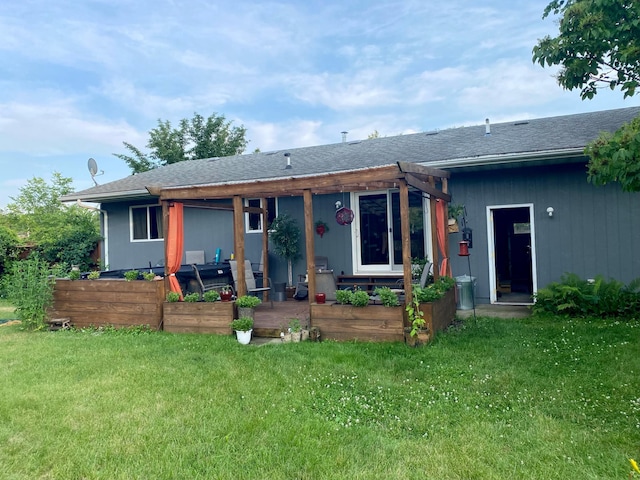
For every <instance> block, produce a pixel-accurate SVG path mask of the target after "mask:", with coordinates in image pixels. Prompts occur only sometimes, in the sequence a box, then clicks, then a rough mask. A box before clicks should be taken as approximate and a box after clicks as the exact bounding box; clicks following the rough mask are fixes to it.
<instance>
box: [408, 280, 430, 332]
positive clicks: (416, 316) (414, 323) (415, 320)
mask: <svg viewBox="0 0 640 480" xmlns="http://www.w3.org/2000/svg"><path fill="white" fill-rule="evenodd" d="M416 290H417V289H414V290H413V296H412V299H411V302H409V303H407V306H406V307H405V308H406V310H407V319H408V320H409V324H410V325H411V333H410V334H411V336H412V337H415V336H416V335H418V332H419V331H420V330H422V329H423V328H424V326H425V324H426V322H425V319H424V312H423V311H422V310H420V299H419V298H418V292H417V291H416Z"/></svg>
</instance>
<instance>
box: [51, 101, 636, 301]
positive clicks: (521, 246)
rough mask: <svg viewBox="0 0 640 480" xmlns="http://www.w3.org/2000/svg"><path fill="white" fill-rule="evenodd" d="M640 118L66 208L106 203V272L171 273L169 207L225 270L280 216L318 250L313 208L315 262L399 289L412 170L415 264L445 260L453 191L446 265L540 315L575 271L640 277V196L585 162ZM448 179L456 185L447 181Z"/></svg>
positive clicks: (593, 121)
mask: <svg viewBox="0 0 640 480" xmlns="http://www.w3.org/2000/svg"><path fill="white" fill-rule="evenodd" d="M638 115H640V107H632V108H625V109H617V110H608V111H601V112H592V113H585V114H578V115H566V116H559V117H551V118H541V119H533V120H526V121H519V122H506V123H497V124H490V123H489V122H488V121H487V123H486V124H485V125H480V126H473V127H463V128H452V129H446V130H439V131H432V132H424V133H417V134H411V135H400V136H395V137H384V138H376V139H369V140H356V141H343V142H341V143H337V144H331V145H320V146H314V147H305V148H294V149H283V150H279V151H274V152H264V153H262V152H261V153H254V154H249V155H239V156H234V157H223V158H213V159H204V160H194V161H188V162H182V163H177V164H172V165H168V166H165V167H162V168H158V169H156V170H152V171H149V172H144V173H141V174H137V175H132V176H129V177H126V178H123V179H121V180H117V181H114V182H111V183H107V184H104V185H98V186H95V187H93V188H90V189H87V190H84V191H80V192H76V193H73V194H70V195H67V196H65V197H64V198H63V200H64V201H77V200H79V201H82V202H97V203H99V204H100V210H101V212H102V215H101V221H102V229H103V233H104V235H105V240H104V246H103V249H102V251H103V256H104V258H103V261H104V262H105V264H107V265H108V266H109V268H111V269H124V268H133V267H143V266H147V265H149V264H151V265H161V264H163V262H164V258H165V245H164V243H165V242H164V239H163V224H164V221H163V204H162V203H161V202H159V199H160V200H163V201H166V200H170V199H176V200H178V201H183V200H188V203H185V209H184V232H185V236H184V251H204V252H205V261H206V262H212V261H213V260H214V258H215V256H216V251H217V250H218V249H220V251H221V258H222V259H226V258H230V256H231V254H232V252H234V249H237V248H238V243H237V236H238V235H239V234H240V235H242V236H243V244H242V246H241V247H240V248H242V249H243V250H244V251H243V252H240V253H242V256H243V257H245V258H247V259H249V260H251V261H252V262H254V263H256V264H257V263H259V262H260V260H261V254H262V252H263V251H265V250H268V245H267V244H266V232H264V228H265V224H268V223H269V222H270V221H271V220H272V219H273V218H274V217H275V216H276V215H278V214H281V213H288V214H290V215H291V216H293V217H294V218H296V219H297V220H298V221H299V222H300V225H301V226H302V227H303V241H304V242H307V239H306V237H307V236H308V235H309V232H311V235H313V231H312V230H310V229H308V228H306V229H305V228H304V226H305V208H312V211H311V212H309V214H310V215H311V216H312V217H313V219H314V221H323V222H325V223H326V224H327V225H329V226H330V229H329V231H328V232H327V233H326V234H324V235H323V236H322V237H320V236H319V235H315V238H314V242H313V243H312V244H311V245H313V251H314V254H315V255H318V256H325V257H327V258H328V260H329V268H331V269H333V270H334V272H335V273H336V274H338V275H345V276H362V277H366V276H375V275H385V276H388V277H394V276H397V277H398V278H399V279H400V278H403V275H404V273H403V241H404V240H403V237H402V235H401V230H402V229H401V228H400V226H401V223H402V218H401V215H400V211H401V203H402V201H403V195H402V194H401V188H400V187H401V184H402V183H403V182H401V181H398V182H396V181H395V180H394V178H396V177H388V176H384V177H377V176H376V175H377V174H378V173H380V172H387V173H389V172H390V170H389V168H391V167H393V168H394V169H397V168H398V162H402V165H404V166H405V167H404V170H403V167H402V165H401V166H400V167H399V168H400V171H401V172H403V175H405V176H404V177H402V178H407V179H408V178H409V177H411V178H413V180H414V182H413V183H412V182H411V181H410V180H407V181H408V184H409V187H410V188H409V192H408V208H407V209H405V210H403V211H406V212H408V217H409V218H408V220H409V226H410V228H409V232H410V234H409V236H408V243H409V244H410V255H411V257H425V256H427V257H429V258H430V259H433V257H434V256H433V255H432V252H434V251H436V252H437V251H438V249H437V247H436V246H435V245H434V243H437V235H436V233H435V232H434V227H433V226H434V225H435V222H434V221H430V218H431V215H430V214H431V211H432V210H433V209H434V205H435V196H437V192H440V191H441V192H444V196H445V197H447V199H448V197H449V196H450V200H451V202H452V203H455V204H460V205H464V207H465V208H464V210H465V214H464V217H463V218H461V219H460V222H461V223H462V227H464V228H466V229H467V230H466V231H464V232H462V231H459V232H457V233H451V234H449V235H448V250H449V251H450V252H451V253H450V254H449V253H447V252H442V253H441V255H440V257H439V258H438V259H437V260H438V263H439V261H441V260H442V258H443V257H444V258H445V259H447V260H448V262H449V263H450V267H451V272H452V274H453V275H454V276H459V275H465V274H469V273H470V274H471V276H473V277H475V278H476V282H477V290H476V300H477V302H479V303H501V302H503V303H530V302H531V294H532V293H535V292H536V291H537V289H539V288H542V287H544V286H545V285H547V284H548V283H550V282H552V281H556V280H559V278H560V277H561V275H562V274H563V273H565V272H573V273H576V274H578V275H580V276H581V277H583V278H593V277H595V276H596V275H604V276H605V277H611V278H615V279H617V280H620V281H623V282H629V281H630V280H632V279H633V278H635V277H637V276H640V275H639V274H638V272H640V252H639V251H638V249H637V248H636V239H637V238H640V224H639V222H637V221H635V220H636V219H638V218H640V195H638V194H634V193H625V192H622V190H621V188H620V187H619V186H617V185H607V186H604V187H596V186H593V185H591V184H589V183H587V179H586V169H585V164H586V161H587V159H586V157H585V156H584V153H583V149H584V147H585V145H586V144H587V143H588V142H590V141H591V140H593V139H595V138H596V137H597V136H598V134H599V133H600V132H601V131H614V130H616V129H617V128H619V127H620V126H621V125H623V124H624V123H626V122H629V121H630V120H631V119H632V118H634V117H636V116H638ZM407 165H415V166H416V168H418V167H426V168H427V169H429V170H428V171H429V172H436V175H435V177H434V176H429V175H428V173H427V174H425V175H418V174H416V175H417V177H416V176H412V174H411V172H409V173H407V172H406V170H407ZM417 171H418V170H417ZM442 171H445V172H447V176H449V178H446V176H444V175H443V176H438V174H437V172H442ZM422 173H424V172H422ZM397 178H400V177H397ZM434 179H435V180H434ZM436 183H438V188H436V185H435V184H436ZM301 185H305V187H304V188H303V187H301ZM312 186H313V187H314V188H313V189H312ZM416 186H417V187H418V188H415V187H416ZM263 187H264V188H263ZM304 191H307V192H311V193H310V195H312V197H313V202H312V204H311V203H310V202H306V201H305V198H304ZM429 192H431V194H430V193H429ZM225 197H226V198H225ZM308 200H311V198H309V199H308ZM236 202H242V203H241V204H242V206H243V207H244V208H243V211H244V213H243V215H244V218H243V219H242V218H240V222H238V220H237V219H238V218H239V217H236V215H238V214H237V213H234V212H237V211H238V210H234V208H235V207H237V203H236ZM234 204H235V207H234ZM309 205H312V207H309ZM341 208H346V209H350V210H351V211H352V212H353V214H354V218H353V221H352V223H347V224H344V225H341V224H339V223H338V222H337V221H336V212H337V211H338V210H339V209H341ZM265 209H266V215H267V219H266V220H265V218H264V213H263V212H264V210H265ZM342 212H344V210H342ZM234 218H236V220H234ZM238 223H241V225H238ZM234 229H235V230H234ZM305 234H306V235H305ZM463 234H464V235H465V238H469V239H470V240H471V242H470V244H469V253H470V255H469V256H468V257H467V256H459V255H457V253H458V251H459V248H458V245H459V242H460V241H462V238H463ZM306 244H307V245H309V243H308V242H307V243H306ZM407 248H409V247H407ZM303 251H304V249H303ZM307 251H308V249H307ZM268 260H269V262H268V263H269V264H270V267H269V275H270V276H271V278H273V279H274V281H281V282H283V281H285V280H286V278H287V269H286V262H284V261H282V260H281V259H278V258H277V257H275V256H273V255H272V254H271V253H269V256H268ZM183 263H186V259H184V258H183ZM308 264H309V263H308V262H305V261H304V259H303V260H301V261H299V262H297V263H296V264H295V265H294V274H295V276H296V277H297V276H298V275H304V273H305V271H306V270H307V267H308Z"/></svg>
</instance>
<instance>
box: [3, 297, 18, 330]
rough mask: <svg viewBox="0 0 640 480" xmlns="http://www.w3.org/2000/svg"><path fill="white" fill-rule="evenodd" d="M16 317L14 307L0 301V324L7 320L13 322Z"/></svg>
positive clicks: (4, 301)
mask: <svg viewBox="0 0 640 480" xmlns="http://www.w3.org/2000/svg"><path fill="white" fill-rule="evenodd" d="M17 318H18V315H17V314H16V313H15V307H14V306H13V305H11V304H10V303H9V302H7V301H6V300H2V299H0V324H2V323H4V322H6V321H7V320H15V319H17Z"/></svg>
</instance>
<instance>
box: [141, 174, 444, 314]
mask: <svg viewBox="0 0 640 480" xmlns="http://www.w3.org/2000/svg"><path fill="white" fill-rule="evenodd" d="M448 178H449V172H446V171H444V170H439V169H435V168H429V167H425V166H421V165H418V164H414V163H408V162H397V163H394V164H389V165H384V166H379V167H370V168H364V169H357V170H347V171H339V172H333V173H323V174H317V175H301V176H289V177H280V178H275V179H262V180H251V181H244V182H227V183H219V184H211V185H191V186H180V187H153V186H149V187H147V190H148V191H149V193H150V194H152V195H154V196H157V197H159V200H160V202H161V204H162V209H163V224H164V225H163V226H164V231H165V232H166V231H168V225H169V222H170V221H171V219H170V218H169V205H170V204H172V203H173V202H180V203H182V204H184V205H185V206H195V207H202V208H213V209H225V210H233V229H234V232H233V233H234V252H235V255H236V259H237V261H238V262H239V264H240V265H243V264H244V260H245V245H244V213H245V212H251V213H260V214H261V215H262V219H263V223H262V224H263V225H266V224H267V211H266V208H257V207H253V208H251V207H245V206H244V202H243V199H244V198H261V199H262V200H263V201H262V205H263V206H266V204H267V202H266V201H265V199H267V198H273V197H284V196H300V197H302V198H303V201H304V231H305V239H306V240H305V251H306V257H307V271H308V272H309V282H308V288H309V301H310V302H312V301H313V299H314V298H315V293H316V277H315V271H316V268H315V260H314V256H315V254H314V251H315V248H314V219H313V196H314V195H319V194H330V193H344V192H357V191H363V190H383V189H394V188H397V189H399V193H400V217H401V219H400V226H401V238H402V264H403V280H404V286H405V298H408V299H410V298H412V288H411V242H410V232H409V187H413V188H415V189H417V190H420V191H421V192H424V193H425V194H427V195H428V197H429V201H430V206H431V218H430V221H431V234H432V246H433V249H432V258H433V262H434V265H436V266H437V265H438V264H439V259H440V255H439V253H438V240H437V233H436V231H437V227H436V215H435V212H436V208H437V207H436V205H437V201H438V200H442V201H443V205H444V222H445V226H444V228H446V218H447V204H448V203H449V202H450V200H451V196H450V195H449V194H448ZM229 198H231V199H232V204H231V205H229V204H228V203H220V200H226V201H227V202H228V200H229ZM268 235H269V234H268V231H267V228H263V237H262V246H263V248H262V251H263V263H264V276H265V277H268V276H269V263H268V254H267V252H268V240H269V239H268ZM166 244H167V242H165V258H166V256H167V254H166V249H167V245H166ZM448 257H449V252H448V242H444V253H443V258H445V259H447V258H448ZM165 264H166V265H168V262H165ZM439 273H440V272H439V270H438V268H434V277H436V278H437V277H438V276H439ZM245 280H246V279H245V273H244V269H243V268H238V278H237V283H238V285H237V290H238V291H237V294H238V295H244V294H246V281H245Z"/></svg>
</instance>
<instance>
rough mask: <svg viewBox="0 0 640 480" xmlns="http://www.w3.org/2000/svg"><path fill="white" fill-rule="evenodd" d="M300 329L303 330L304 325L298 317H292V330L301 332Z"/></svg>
mask: <svg viewBox="0 0 640 480" xmlns="http://www.w3.org/2000/svg"><path fill="white" fill-rule="evenodd" d="M300 330H302V326H301V325H300V320H299V319H298V318H292V319H291V320H289V331H290V332H299V331H300Z"/></svg>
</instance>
